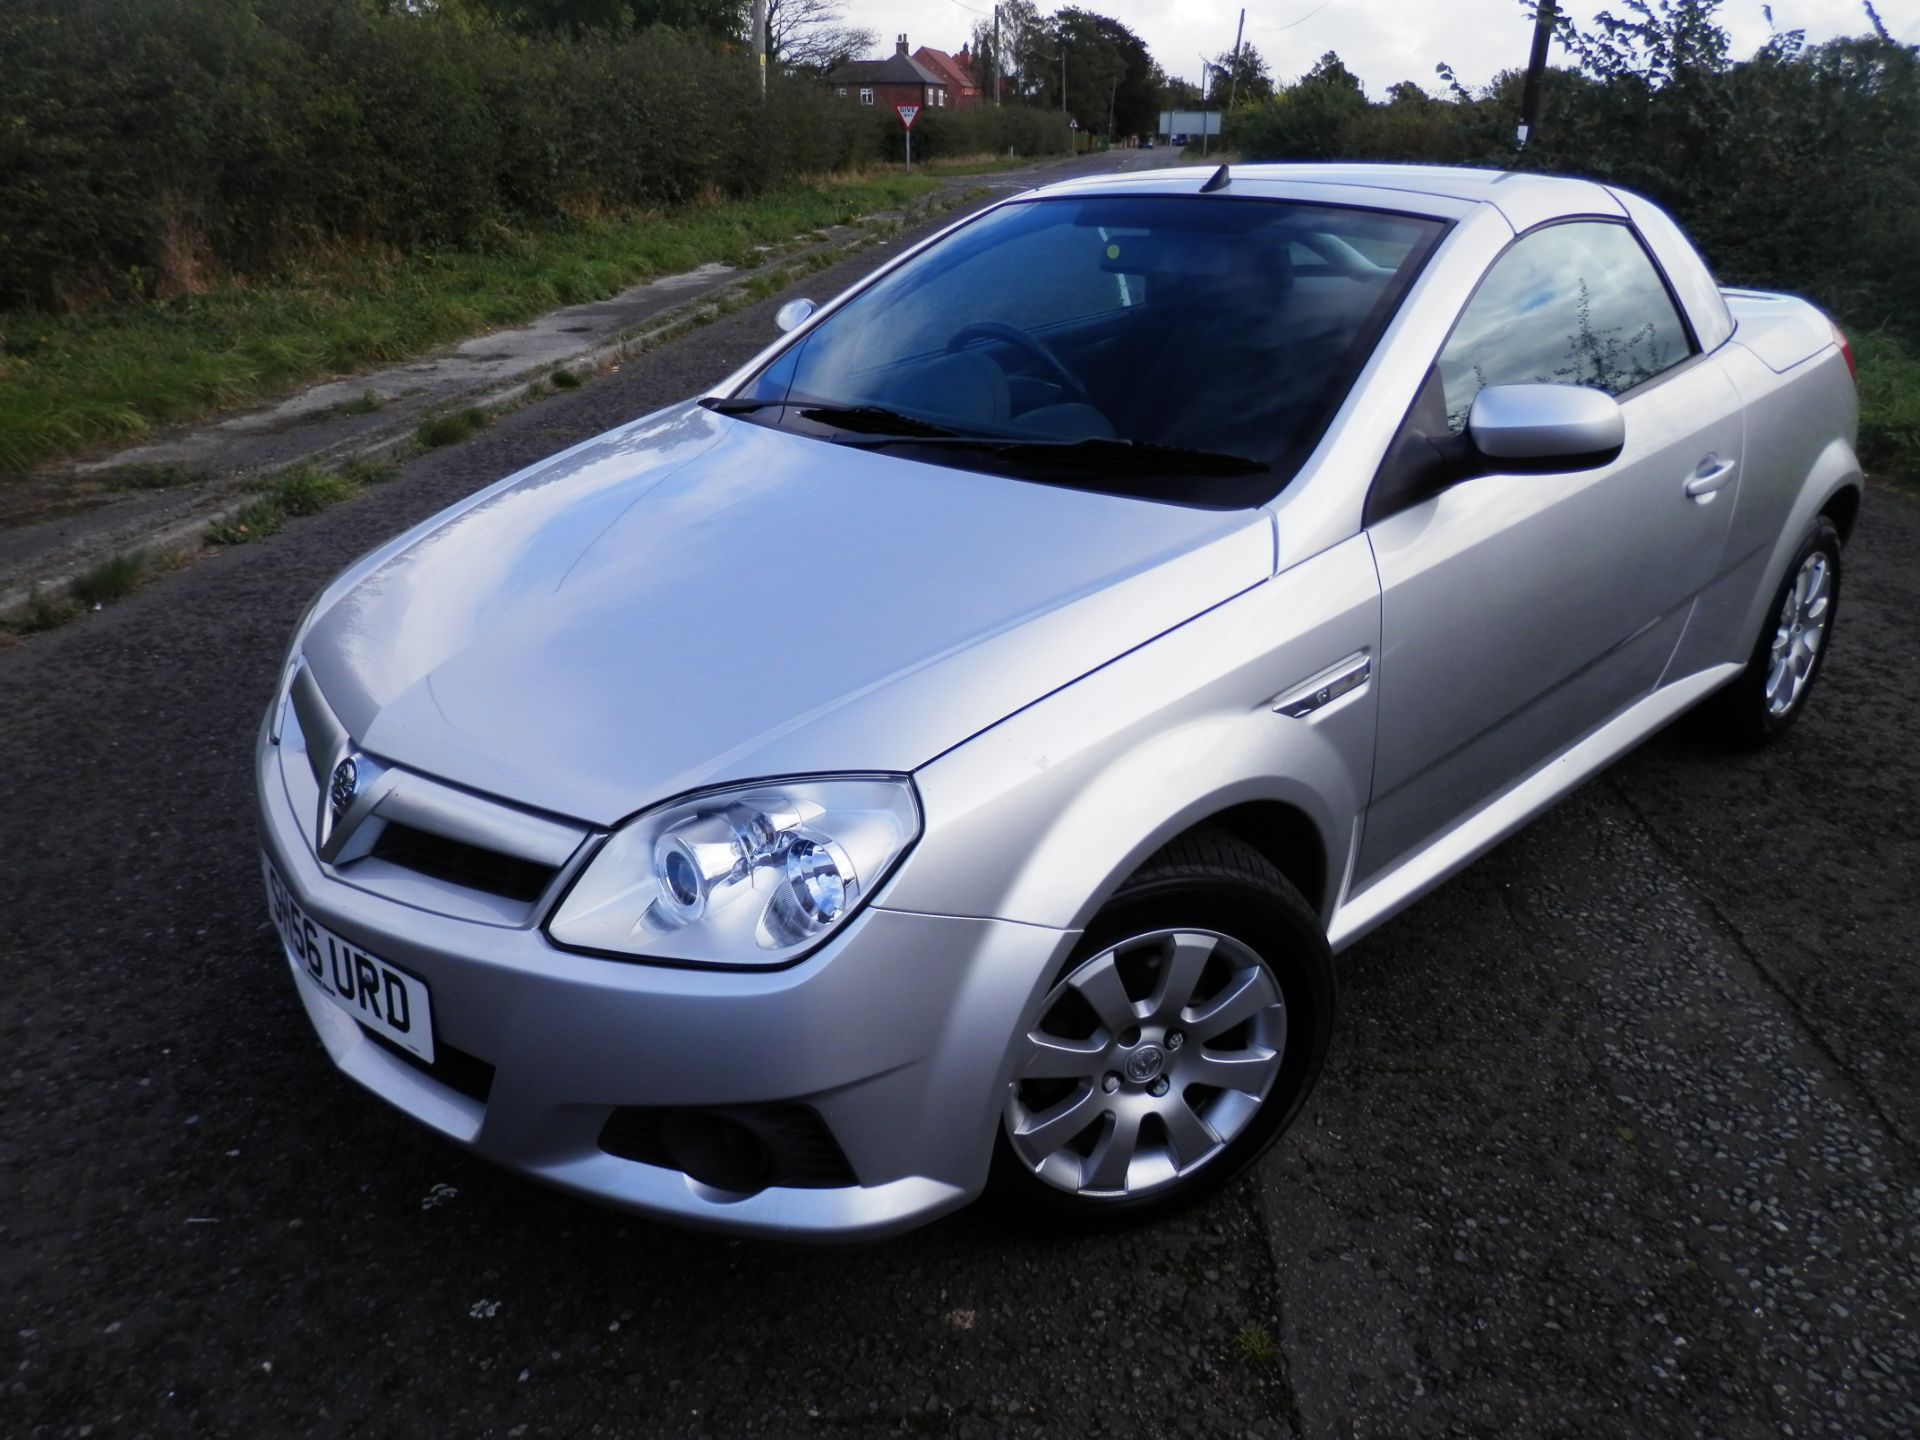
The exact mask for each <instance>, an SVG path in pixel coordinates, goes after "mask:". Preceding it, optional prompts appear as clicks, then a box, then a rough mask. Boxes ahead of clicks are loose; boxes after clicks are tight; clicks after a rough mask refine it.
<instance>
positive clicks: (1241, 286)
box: [712, 194, 1445, 506]
mask: <svg viewBox="0 0 1920 1440" xmlns="http://www.w3.org/2000/svg"><path fill="white" fill-rule="evenodd" d="M1444 228H1445V227H1444V223H1443V222H1441V221H1437V220H1432V219H1426V218H1421V217H1417V216H1409V215H1401V214H1396V213H1388V212H1383V211H1378V210H1369V209H1362V208H1355V207H1344V206H1328V205H1309V204H1302V203H1296V202H1291V201H1284V200H1265V199H1242V198H1232V197H1226V196H1219V195H1201V194H1195V195H1137V196H1090V197H1084V198H1081V197H1072V196H1066V197H1047V198H1036V199H1033V200H1026V201H1018V202H1015V203H1012V204H1008V205H1004V206H1001V207H999V208H997V209H994V210H990V211H988V212H986V213H985V214H984V215H982V216H981V217H980V218H979V219H977V220H975V221H973V222H972V223H970V224H967V225H965V226H963V227H962V228H960V229H959V230H957V231H955V232H954V233H953V234H951V235H949V236H947V237H946V238H945V239H943V240H941V241H940V242H938V243H937V244H935V245H934V246H932V247H930V248H929V249H927V250H925V251H923V252H922V253H921V254H919V255H917V256H915V257H913V258H912V259H911V260H909V261H907V262H906V263H905V264H903V265H901V266H900V267H899V268H897V269H895V270H893V271H891V272H890V273H888V274H886V275H884V276H882V277H881V278H880V279H879V280H878V281H876V282H875V283H873V284H872V285H870V286H868V287H867V288H865V289H864V290H862V291H860V292H859V293H858V294H856V295H855V296H853V298H852V299H850V300H849V301H847V302H846V303H845V304H844V305H842V306H841V307H840V308H839V309H837V310H836V311H834V312H833V313H832V314H830V315H828V316H826V317H825V318H824V319H823V320H822V321H821V322H820V323H819V324H818V325H817V326H816V327H815V328H814V329H812V330H811V331H810V332H809V333H807V334H806V335H805V336H803V337H802V338H801V339H800V340H799V341H798V342H797V343H796V344H794V345H792V346H790V347H789V348H788V349H786V350H785V351H783V352H781V353H780V354H779V355H778V356H777V357H775V359H774V360H773V361H772V362H770V363H769V364H768V365H767V366H766V367H765V368H764V369H763V370H762V371H761V372H760V373H758V374H757V375H756V376H754V377H753V378H752V379H751V380H750V381H749V382H748V383H747V384H746V385H745V386H744V387H742V389H740V390H739V391H738V392H737V393H736V394H735V395H733V396H730V397H727V398H726V399H725V400H721V401H716V402H712V403H713V404H714V408H716V409H727V410H730V411H731V412H733V413H736V414H742V415H750V416H752V417H753V418H754V419H756V420H759V421H760V422H761V423H766V424H774V425H779V426H782V427H783V428H788V429H794V430H798V431H801V432H803V433H808V434H814V435H818V436H820V437H821V438H823V439H828V440H837V441H840V442H841V443H847V444H860V445H866V446H871V447H886V448H889V449H894V450H898V451H899V452H900V453H903V454H911V455H912V457H913V458H915V459H921V460H932V461H935V462H937V463H947V464H954V465H961V466H967V467H970V468H976V469H990V470H995V471H999V472H1002V473H1008V474H1015V475H1019V476H1021V477H1023V478H1029V479H1036V480H1042V481H1046V482H1048V483H1054V484H1069V485H1078V486H1082V487H1085V488H1092V489H1101V490H1110V491H1114V492H1118V493H1126V494H1136V495H1146V496H1150V497H1152V498H1155V499H1163V500H1170V501H1175V502H1178V503H1186V504H1198V505H1214V506H1237V505H1252V504H1259V503H1261V502H1262V501H1264V500H1266V499H1269V498H1271V497H1272V496H1273V495H1275V494H1277V493H1278V492H1279V491H1280V489H1281V488H1282V487H1283V486H1284V485H1285V483H1286V481H1287V480H1288V478H1290V476H1291V475H1292V473H1293V471H1294V470H1295V469H1296V468H1297V467H1298V465H1299V464H1300V463H1301V461H1302V460H1303V459H1304V458H1305V456H1306V455H1307V454H1308V453H1310V451H1311V450H1312V448H1313V446H1314V444H1315V443H1317V441H1318V440H1319V437H1320V434H1321V432H1322V431H1323V430H1324V429H1325V426H1326V423H1327V420H1328V418H1329V417H1330V416H1331V415H1332V413H1333V412H1334V410H1335V409H1336V408H1337V407H1338V405H1339V403H1340V401H1341V399H1342V398H1343V397H1344V396H1345V394H1346V392H1347V390H1348V388H1349V387H1350V386H1351V384H1352V382H1353V378H1354V376H1355V375H1356V374H1357V373H1358V371H1359V369H1360V367H1361V365H1362V364H1364V362H1365V360H1366V358H1367V356H1368V355H1369V354H1370V353H1371V352H1372V349H1373V346H1374V344H1375V343H1376V342H1377V340H1378V339H1379V336H1380V333H1381V331H1382V330H1383V329H1384V328H1385V326H1386V323H1387V321H1388V320H1389V319H1390V318H1391V317H1392V315H1393V312H1394V310H1395V309H1396V308H1397V307H1398V305H1399V304H1400V301H1401V298H1402V297H1403V296H1404V295H1405V293H1406V290H1407V287H1408V286H1409V285H1410V284H1411V283H1412V281H1413V278H1414V276H1415V275H1417V274H1418V272H1419V269H1420V266H1421V265H1422V264H1423V263H1424V262H1425V260H1426V257H1427V255H1428V254H1429V253H1430V252H1431V251H1432V249H1433V247H1434V245H1435V244H1436V243H1437V241H1438V239H1439V238H1440V235H1441V233H1442V232H1443V230H1444Z"/></svg>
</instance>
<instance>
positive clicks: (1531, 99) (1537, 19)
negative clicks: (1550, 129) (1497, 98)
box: [1515, 0, 1555, 150]
mask: <svg viewBox="0 0 1920 1440" xmlns="http://www.w3.org/2000/svg"><path fill="white" fill-rule="evenodd" d="M1554 8H1555V7H1554V0H1539V3H1538V5H1537V6H1536V7H1535V9H1534V12H1533V53H1532V54H1531V55H1530V56H1528V57H1527V84H1526V88H1525V89H1523V90H1522V91H1521V92H1520V134H1519V137H1518V139H1517V141H1516V142H1515V148H1516V149H1520V150H1524V149H1526V148H1527V141H1528V140H1530V139H1531V138H1532V137H1533V134H1534V132H1535V131H1536V130H1538V129H1539V128H1540V82H1541V79H1542V78H1543V77H1544V76H1545V75H1546V73H1547V46H1548V44H1549V43H1551V41H1552V40H1553V20H1554V13H1553V12H1554Z"/></svg>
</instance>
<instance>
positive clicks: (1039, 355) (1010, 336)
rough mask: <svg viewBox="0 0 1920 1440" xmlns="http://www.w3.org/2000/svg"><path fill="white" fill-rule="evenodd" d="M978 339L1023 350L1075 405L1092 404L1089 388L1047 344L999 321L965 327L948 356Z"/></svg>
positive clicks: (961, 328)
mask: <svg viewBox="0 0 1920 1440" xmlns="http://www.w3.org/2000/svg"><path fill="white" fill-rule="evenodd" d="M976 340H1004V341H1006V342H1007V344H1009V345H1012V346H1014V347H1016V348H1017V349H1021V350H1024V351H1026V352H1027V354H1029V355H1031V356H1032V357H1033V358H1034V359H1036V360H1038V361H1039V362H1040V363H1041V364H1042V365H1043V366H1045V367H1046V369H1047V373H1048V374H1050V375H1052V376H1053V378H1054V379H1055V380H1058V381H1059V382H1060V388H1061V390H1062V391H1063V392H1065V394H1066V398H1067V399H1068V400H1070V401H1072V402H1074V403H1075V404H1079V405H1091V404H1092V403H1093V401H1092V399H1091V398H1090V397H1089V396H1088V394H1087V387H1086V386H1085V385H1082V384H1081V383H1080V379H1079V377H1078V376H1076V375H1075V374H1074V373H1073V372H1072V371H1071V370H1069V369H1067V367H1066V366H1065V364H1063V363H1062V362H1061V359H1060V357H1059V356H1058V355H1056V354H1054V353H1053V348H1052V347H1051V346H1050V345H1048V344H1047V342H1046V341H1044V340H1040V339H1036V338H1035V337H1034V336H1032V335H1029V334H1028V333H1027V332H1026V331H1024V330H1021V329H1018V328H1016V327H1015V326H1012V325H1003V324H1001V323H1000V322H999V321H998V320H976V321H974V322H973V323H972V324H971V325H962V326H961V327H960V328H959V329H958V330H957V331H955V332H954V336H953V338H952V339H951V340H949V341H947V353H948V354H949V355H958V354H959V353H960V352H961V351H962V350H964V349H966V348H967V346H969V345H971V344H972V343H973V342H974V341H976Z"/></svg>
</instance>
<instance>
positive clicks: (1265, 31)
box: [953, 0, 1333, 35]
mask: <svg viewBox="0 0 1920 1440" xmlns="http://www.w3.org/2000/svg"><path fill="white" fill-rule="evenodd" d="M953 3H954V4H956V5H958V4H959V3H960V0H953ZM1332 3H1333V0H1320V3H1319V4H1318V5H1316V6H1314V7H1313V8H1312V9H1311V10H1309V11H1307V13H1306V14H1304V15H1302V16H1301V17H1300V18H1299V19H1298V20H1289V21H1288V22H1287V23H1286V24H1284V25H1262V26H1261V27H1260V33H1261V34H1262V35H1271V34H1272V33H1273V32H1274V31H1276V30H1291V29H1293V27H1294V26H1296V25H1304V24H1306V23H1307V21H1309V20H1311V19H1312V18H1313V17H1314V16H1316V15H1318V14H1319V13H1320V12H1321V11H1322V10H1324V9H1326V8H1327V6H1329V5H1331V4H1332Z"/></svg>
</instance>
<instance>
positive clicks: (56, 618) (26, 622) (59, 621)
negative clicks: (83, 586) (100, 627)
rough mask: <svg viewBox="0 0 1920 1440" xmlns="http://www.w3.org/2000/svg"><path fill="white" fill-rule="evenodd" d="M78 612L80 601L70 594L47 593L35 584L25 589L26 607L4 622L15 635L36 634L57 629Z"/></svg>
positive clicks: (74, 617)
mask: <svg viewBox="0 0 1920 1440" xmlns="http://www.w3.org/2000/svg"><path fill="white" fill-rule="evenodd" d="M80 614H81V608H80V602H79V601H77V600H75V599H74V598H73V597H72V596H71V595H49V594H47V593H46V592H45V591H43V590H42V589H41V588H40V587H39V586H38V585H35V586H34V587H32V588H31V589H30V590H28V591H27V603H26V607H25V608H24V609H23V610H22V611H21V612H20V613H19V614H18V615H16V616H14V617H13V618H12V619H10V620H8V621H7V622H6V628H7V629H8V630H9V631H11V632H12V633H13V634H15V635H38V634H40V633H41V632H43V631H46V630H57V629H59V628H60V627H61V626H62V625H64V624H66V623H67V622H68V621H69V620H74V619H77V618H79V616H80Z"/></svg>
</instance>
